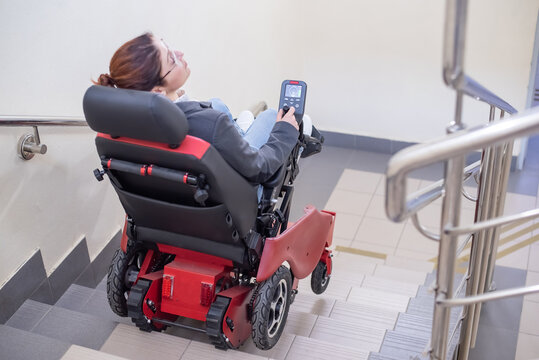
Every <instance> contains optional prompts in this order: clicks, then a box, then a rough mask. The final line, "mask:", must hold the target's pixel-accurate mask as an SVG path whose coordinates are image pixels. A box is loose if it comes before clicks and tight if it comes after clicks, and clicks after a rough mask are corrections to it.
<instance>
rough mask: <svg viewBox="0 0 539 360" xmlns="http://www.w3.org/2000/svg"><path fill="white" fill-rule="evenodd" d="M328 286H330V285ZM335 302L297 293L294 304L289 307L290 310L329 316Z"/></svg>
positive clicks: (331, 299)
mask: <svg viewBox="0 0 539 360" xmlns="http://www.w3.org/2000/svg"><path fill="white" fill-rule="evenodd" d="M329 286H331V284H330V285H329ZM336 301H337V300H335V299H333V298H329V297H322V296H319V295H314V294H312V293H310V294H308V293H305V292H298V294H297V295H296V298H295V300H294V303H293V304H292V305H290V309H291V310H292V309H294V310H295V309H299V310H300V311H303V312H306V313H310V314H314V315H322V316H329V314H330V313H331V309H333V306H335V302H336Z"/></svg>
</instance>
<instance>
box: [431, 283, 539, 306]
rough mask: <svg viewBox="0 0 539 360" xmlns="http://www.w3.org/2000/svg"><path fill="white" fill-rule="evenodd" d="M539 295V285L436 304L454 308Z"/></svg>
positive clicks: (439, 301)
mask: <svg viewBox="0 0 539 360" xmlns="http://www.w3.org/2000/svg"><path fill="white" fill-rule="evenodd" d="M535 293H539V285H530V286H526V287H520V288H514V289H506V290H497V291H494V292H491V293H487V294H481V295H476V296H469V297H465V298H458V299H455V298H453V299H436V304H437V305H440V306H443V307H454V306H463V305H472V304H477V303H483V302H486V301H492V300H499V299H506V298H509V297H514V296H522V295H529V294H535Z"/></svg>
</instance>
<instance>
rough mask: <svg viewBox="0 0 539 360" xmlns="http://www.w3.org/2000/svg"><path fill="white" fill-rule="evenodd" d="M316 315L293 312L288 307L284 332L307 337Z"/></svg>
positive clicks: (291, 308)
mask: <svg viewBox="0 0 539 360" xmlns="http://www.w3.org/2000/svg"><path fill="white" fill-rule="evenodd" d="M317 318H318V315H313V314H308V313H306V312H301V311H295V310H293V307H290V311H289V312H288V319H287V320H286V325H285V328H284V332H286V333H289V334H294V335H301V336H309V334H310V333H311V330H312V329H313V326H314V323H315V322H316V319H317Z"/></svg>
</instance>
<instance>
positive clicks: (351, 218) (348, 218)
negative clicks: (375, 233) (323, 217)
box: [333, 213, 362, 240]
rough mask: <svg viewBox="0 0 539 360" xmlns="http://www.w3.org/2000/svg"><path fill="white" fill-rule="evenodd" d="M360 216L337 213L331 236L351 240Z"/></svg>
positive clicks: (357, 226) (359, 221)
mask: <svg viewBox="0 0 539 360" xmlns="http://www.w3.org/2000/svg"><path fill="white" fill-rule="evenodd" d="M361 219H362V217H361V216H359V215H351V214H343V213H337V216H336V217H335V228H334V229H333V236H334V237H336V238H341V239H349V240H353V239H354V236H355V235H356V232H357V229H358V228H359V224H360V223H361Z"/></svg>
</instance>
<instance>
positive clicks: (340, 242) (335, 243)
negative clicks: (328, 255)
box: [330, 237, 354, 249]
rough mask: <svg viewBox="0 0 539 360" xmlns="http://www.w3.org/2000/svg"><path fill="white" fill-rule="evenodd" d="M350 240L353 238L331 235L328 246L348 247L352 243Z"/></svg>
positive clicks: (333, 247)
mask: <svg viewBox="0 0 539 360" xmlns="http://www.w3.org/2000/svg"><path fill="white" fill-rule="evenodd" d="M352 241H354V240H352V239H343V238H338V237H333V239H332V240H331V247H330V248H332V249H335V248H336V247H337V246H342V247H350V246H351V245H352Z"/></svg>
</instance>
